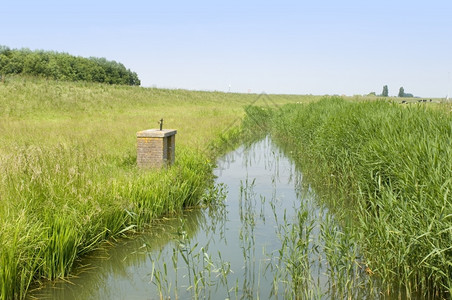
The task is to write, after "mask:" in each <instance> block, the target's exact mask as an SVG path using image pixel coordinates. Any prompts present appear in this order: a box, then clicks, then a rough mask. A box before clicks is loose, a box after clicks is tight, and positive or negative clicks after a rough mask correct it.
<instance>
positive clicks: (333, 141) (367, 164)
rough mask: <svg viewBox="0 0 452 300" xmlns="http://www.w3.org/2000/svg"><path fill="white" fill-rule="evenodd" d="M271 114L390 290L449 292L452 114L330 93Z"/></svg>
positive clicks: (280, 135)
mask: <svg viewBox="0 0 452 300" xmlns="http://www.w3.org/2000/svg"><path fill="white" fill-rule="evenodd" d="M261 115H262V114H261ZM252 118H253V119H256V118H259V117H256V116H253V117H252ZM266 119H267V120H268V121H267V124H268V125H267V126H270V127H271V128H272V130H271V131H272V135H273V136H274V139H277V140H278V141H279V142H280V143H282V144H285V145H286V146H287V145H289V147H288V151H289V152H290V153H292V157H294V159H295V160H296V162H297V164H298V165H299V166H301V167H302V169H303V172H304V173H305V174H306V175H307V177H308V178H310V179H311V181H312V182H313V184H314V186H315V188H316V190H317V191H318V192H320V193H321V192H322V191H324V192H325V191H328V193H327V192H325V193H324V194H325V195H328V198H327V199H325V203H326V204H327V205H328V207H329V208H330V209H331V211H333V212H334V211H336V212H338V214H337V215H338V216H341V215H342V216H343V217H342V223H343V226H346V227H347V231H349V230H352V232H353V235H355V236H356V237H357V238H356V241H357V242H358V243H359V244H360V251H361V252H362V255H363V256H364V258H365V262H366V264H367V266H368V271H369V272H368V273H369V274H373V276H375V277H376V278H378V279H379V280H380V281H381V284H382V286H383V287H385V288H383V291H382V292H386V293H389V294H391V293H397V294H399V295H414V294H420V295H422V296H423V297H430V298H433V297H444V298H447V297H449V296H450V293H451V290H452V262H451V260H452V246H451V245H452V219H451V216H452V196H451V193H450V191H451V189H452V179H451V178H452V117H451V116H450V114H448V113H444V112H443V111H439V110H433V109H429V108H427V107H426V106H425V105H411V106H401V105H398V104H394V103H388V102H384V101H374V102H361V103H356V102H355V103H353V102H348V101H345V100H343V99H341V98H325V99H323V100H321V101H319V102H316V103H312V104H303V105H296V104H290V105H286V106H284V107H282V108H281V109H280V110H277V111H274V112H273V113H271V117H270V118H268V117H266Z"/></svg>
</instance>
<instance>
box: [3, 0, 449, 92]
mask: <svg viewBox="0 0 452 300" xmlns="http://www.w3.org/2000/svg"><path fill="white" fill-rule="evenodd" d="M0 45H5V46H8V47H10V48H22V47H25V48H30V49H32V50H35V49H43V50H54V51H58V52H67V53H70V54H73V55H79V56H84V57H89V56H96V57H105V58H107V59H109V60H116V61H118V62H121V63H123V64H124V65H125V66H126V67H127V68H129V69H131V70H132V71H135V72H137V73H138V76H139V78H140V79H141V82H142V86H157V87H164V88H184V89H196V90H218V91H228V90H230V91H232V92H248V91H249V90H250V91H251V92H253V93H260V92H266V93H287V94H316V95H323V94H339V95H342V94H346V95H354V94H367V93H369V92H376V93H377V94H379V93H381V92H382V89H383V85H388V87H389V95H397V94H398V90H399V88H400V87H401V86H403V87H404V89H405V92H407V93H412V94H414V95H417V96H421V97H446V95H448V94H449V97H450V96H451V93H452V74H451V73H452V1H451V0H442V1H437V0H428V1H427V0H423V1H418V0H410V1H405V0H402V1H397V0H390V1H388V0H378V1H373V0H371V1H366V0H361V1H352V0H344V1H332V0H318V1H314V0H311V1H306V0H302V1H265V0H262V1H236V0H229V1H212V0H211V1H197V0H192V1H172V0H170V1H144V0H128V1H125V0H122V1H116V0H110V1H103V0H101V1H96V0H89V1H87V0H77V1H72V0H70V1H65V0H58V1H53V0H41V1H36V0H28V1H27V0H14V1H6V0H3V1H2V3H1V5H0Z"/></svg>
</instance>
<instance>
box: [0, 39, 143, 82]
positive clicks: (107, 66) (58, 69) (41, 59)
mask: <svg viewBox="0 0 452 300" xmlns="http://www.w3.org/2000/svg"><path fill="white" fill-rule="evenodd" d="M7 74H23V75H33V76H43V77H47V78H52V79H55V80H67V81H91V82H103V83H109V84H126V85H140V84H141V82H140V79H139V78H138V75H137V74H136V73H135V72H132V71H131V70H129V69H126V67H125V66H124V65H123V64H121V63H118V62H116V61H109V60H107V59H105V58H97V57H90V58H84V57H80V56H73V55H70V54H68V53H59V52H54V51H44V50H35V51H32V50H30V49H27V48H23V49H10V48H9V47H6V46H0V75H1V76H2V77H4V76H5V75H7Z"/></svg>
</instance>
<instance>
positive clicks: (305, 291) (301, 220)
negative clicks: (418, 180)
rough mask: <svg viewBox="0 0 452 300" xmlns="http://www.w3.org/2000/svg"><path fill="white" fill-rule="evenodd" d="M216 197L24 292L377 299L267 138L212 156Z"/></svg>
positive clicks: (347, 242)
mask: <svg viewBox="0 0 452 300" xmlns="http://www.w3.org/2000/svg"><path fill="white" fill-rule="evenodd" d="M215 175H216V176H217V179H216V182H217V189H218V191H219V196H221V195H223V197H224V200H222V201H218V203H217V204H215V205H213V206H212V207H208V208H201V209H194V210H188V211H186V212H185V213H184V214H183V215H181V216H178V217H174V218H166V219H164V220H162V221H159V222H156V223H155V224H153V225H152V228H151V229H150V230H149V232H147V233H145V234H142V235H140V236H137V237H134V238H131V239H126V240H124V241H118V243H115V245H112V246H111V247H104V249H102V250H98V251H96V252H94V253H92V254H91V255H89V257H87V258H85V259H84V260H83V261H82V263H81V266H80V267H78V268H77V270H75V271H74V274H75V275H74V276H73V277H71V278H68V279H67V280H58V281H55V282H48V283H46V284H44V285H43V287H41V288H39V289H35V290H32V291H30V293H29V295H28V298H29V299H36V298H39V299H160V298H165V299H166V298H170V299H193V298H194V299H196V298H203V299H228V298H229V299H257V298H261V299H287V298H301V299H316V298H318V299H322V298H323V299H330V298H336V297H337V298H353V299H358V298H359V299H365V298H369V299H375V298H378V297H377V296H378V294H377V291H376V289H375V288H374V282H373V280H372V276H371V271H370V270H366V266H365V264H364V263H363V262H362V261H361V259H360V256H359V248H358V246H357V245H355V244H354V243H353V241H352V240H351V239H349V238H348V237H347V235H346V234H345V233H344V232H343V231H342V230H341V228H340V227H339V226H338V225H337V224H335V222H334V218H333V216H330V215H329V214H328V211H327V209H324V208H322V207H319V206H318V205H317V204H316V201H315V200H316V195H315V194H314V192H313V191H312V190H311V189H310V188H309V185H306V184H303V175H302V174H301V173H300V172H299V171H297V169H296V168H295V166H294V165H293V164H292V162H290V161H289V160H288V159H287V157H285V156H284V154H283V153H282V152H281V151H280V149H279V148H278V147H277V146H276V145H274V144H273V143H272V141H271V139H270V138H268V137H267V138H265V139H264V140H262V141H260V142H257V143H255V144H253V145H251V146H250V147H247V148H245V147H241V148H239V149H237V150H236V151H233V152H231V153H229V154H227V155H225V156H224V157H223V158H221V159H220V160H219V161H218V167H217V169H216V170H215Z"/></svg>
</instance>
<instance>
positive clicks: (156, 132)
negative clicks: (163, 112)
mask: <svg viewBox="0 0 452 300" xmlns="http://www.w3.org/2000/svg"><path fill="white" fill-rule="evenodd" d="M176 133H177V130H176V129H163V130H160V129H147V130H142V131H138V132H137V137H143V138H144V137H167V136H172V135H175V134H176Z"/></svg>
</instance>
